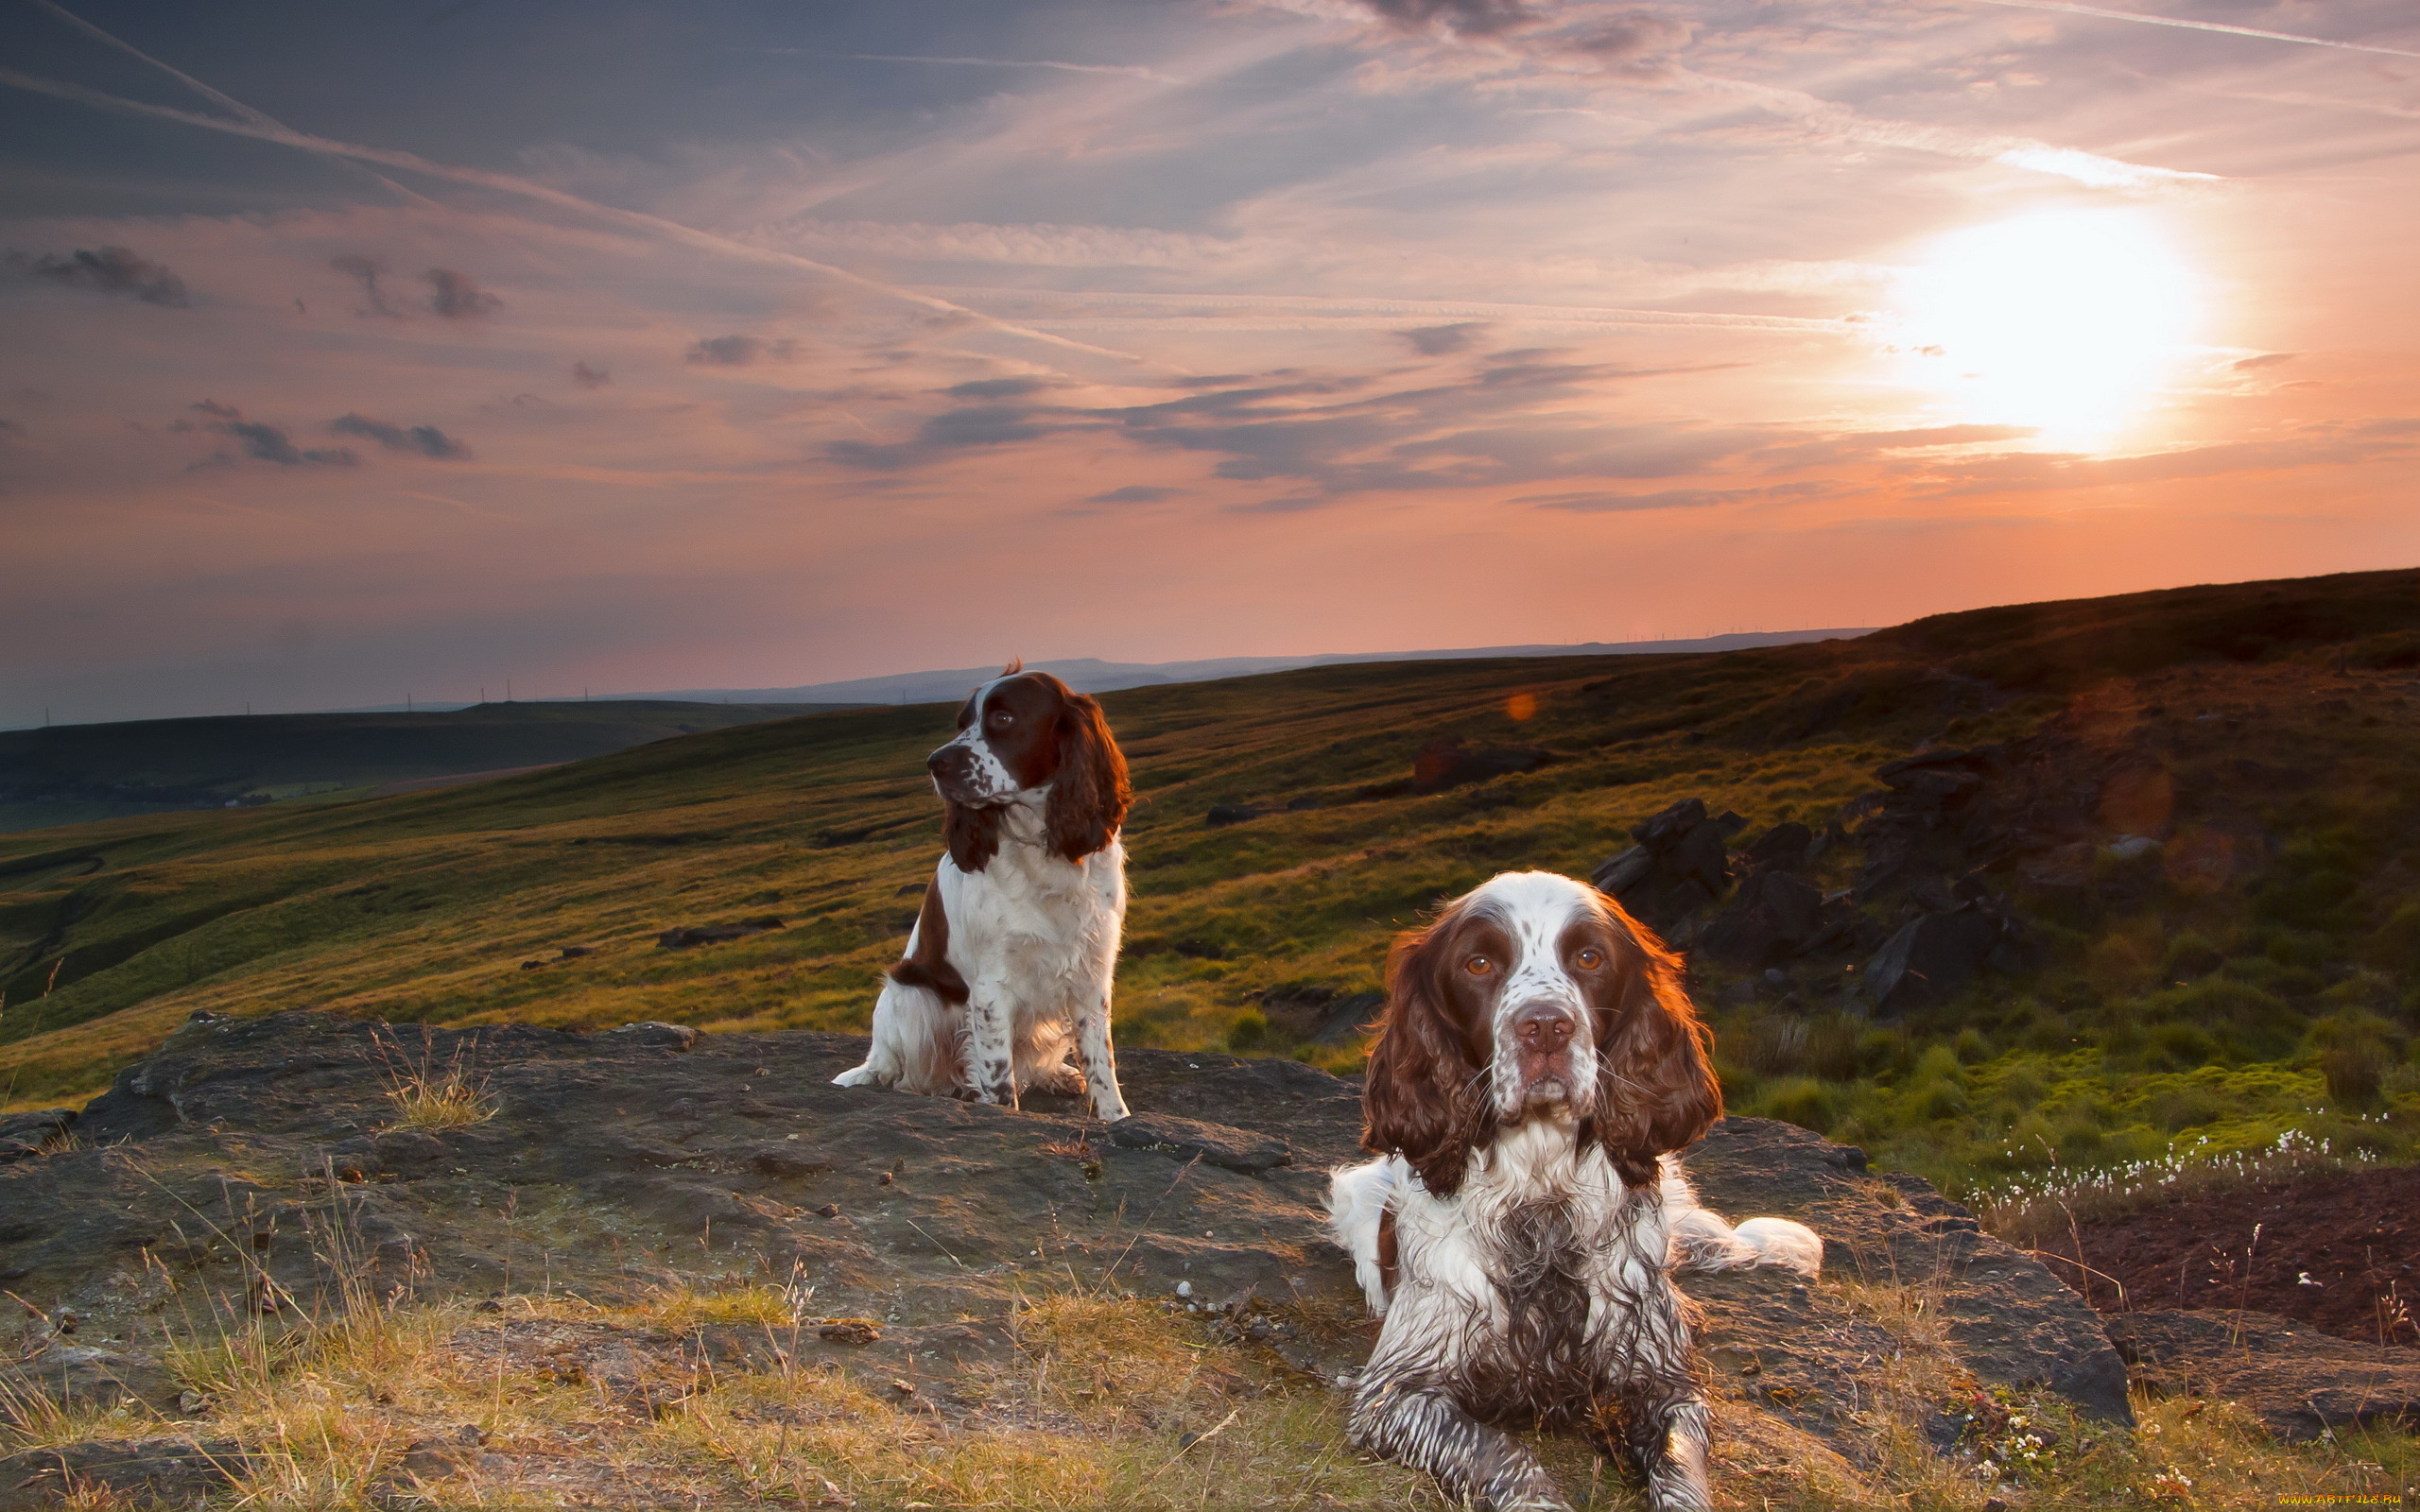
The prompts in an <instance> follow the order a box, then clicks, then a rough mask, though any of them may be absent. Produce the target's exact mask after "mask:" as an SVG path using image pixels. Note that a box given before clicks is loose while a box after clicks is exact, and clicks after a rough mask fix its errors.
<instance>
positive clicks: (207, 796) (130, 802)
mask: <svg viewBox="0 0 2420 1512" xmlns="http://www.w3.org/2000/svg"><path fill="white" fill-rule="evenodd" d="M818 711H819V706H818V705H814V704H802V703H745V704H742V703H681V702H671V701H666V700H639V699H614V700H611V701H600V702H596V703H487V704H475V705H474V706H472V707H470V708H468V709H458V710H451V711H445V712H441V713H319V714H229V715H223V716H218V717H213V718H207V719H137V720H128V721H125V722H123V723H118V724H105V725H61V726H57V727H54V728H50V729H43V730H0V832H9V831H17V830H35V829H44V828H48V827H50V826H52V825H59V824H76V823H82V822H85V821H87V820H92V819H105V818H122V817H126V816H134V815H142V814H159V813H164V812H167V811H170V810H176V809H215V808H227V807H242V806H246V805H250V804H258V803H264V802H268V801H269V800H270V799H282V798H297V797H303V796H307V795H310V794H314V793H324V792H331V791H336V790H339V789H345V788H358V787H370V786H374V785H378V784H382V783H389V782H412V781H416V780H423V781H424V780H427V779H433V778H444V777H452V776H458V775H461V774H465V773H490V772H499V771H510V770H513V769H517V768H527V767H533V766H551V765H557V764H559V763H562V762H574V761H579V760H581V759H583V758H585V757H590V756H603V755H606V754H608V753H610V752H613V751H617V750H627V749H629V748H630V747H632V746H643V745H645V744H647V743H648V742H649V741H654V740H665V739H668V738H670V737H672V736H674V735H687V734H694V733H696V732H698V731H700V730H728V729H730V728H732V727H733V726H735V725H752V724H760V723H762V722H764V721H766V720H768V719H787V718H789V717H791V716H793V715H796V714H804V713H817V712H818Z"/></svg>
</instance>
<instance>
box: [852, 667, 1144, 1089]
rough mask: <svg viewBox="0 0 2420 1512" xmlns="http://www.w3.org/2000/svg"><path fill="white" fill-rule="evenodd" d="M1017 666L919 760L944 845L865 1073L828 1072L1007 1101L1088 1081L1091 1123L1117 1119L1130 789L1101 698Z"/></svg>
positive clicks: (982, 692) (884, 1000) (877, 1017)
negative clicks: (1117, 1025) (1121, 834)
mask: <svg viewBox="0 0 2420 1512" xmlns="http://www.w3.org/2000/svg"><path fill="white" fill-rule="evenodd" d="M1020 665H1021V664H1020V663H1016V662H1011V664H1010V665H1009V666H1008V667H1007V668H1006V669H1005V670H1003V671H1002V672H1001V674H1000V676H999V677H997V678H994V679H993V680H991V681H990V682H987V683H985V684H983V686H981V687H980V688H977V689H976V690H975V693H974V696H971V697H969V698H968V699H967V700H966V705H965V707H963V708H961V709H960V710H959V712H958V738H957V739H955V740H952V741H951V742H950V743H949V744H947V745H945V746H943V747H941V748H940V749H939V750H936V751H934V752H933V753H932V755H931V756H930V757H928V758H927V759H926V760H925V766H926V768H927V769H929V770H930V771H931V772H932V774H933V786H934V788H935V789H936V790H937V791H939V792H940V794H941V797H942V838H943V839H944V840H945V841H946V842H947V844H948V847H949V851H948V853H947V854H945V855H943V856H942V859H941V864H940V866H939V867H938V868H935V870H934V872H933V880H932V881H931V882H930V883H928V884H926V885H925V905H924V908H923V910H922V911H921V912H920V913H919V914H918V915H917V916H916V927H915V928H914V929H913V930H912V931H910V932H909V934H908V953H907V954H906V955H905V956H904V957H902V958H901V960H900V961H899V963H898V964H897V965H895V966H893V967H891V968H890V979H889V980H888V981H886V982H885V983H884V984H883V987H882V995H881V996H880V997H878V998H876V999H875V1000H874V1005H873V1048H872V1049H871V1050H870V1051H868V1052H867V1054H866V1060H865V1064H864V1065H861V1066H858V1067H856V1068H855V1069H854V1070H850V1071H845V1072H842V1073H841V1074H839V1075H838V1076H835V1077H834V1078H832V1079H833V1080H834V1081H835V1082H836V1083H838V1085H840V1086H842V1087H864V1086H869V1085H877V1084H878V1085H881V1086H886V1087H888V1086H897V1087H904V1088H906V1089H908V1091H915V1092H925V1093H928V1094H930V1093H946V1094H949V1095H952V1096H962V1097H973V1098H976V1099H978V1100H980V1101H982V1102H987V1103H1004V1104H1007V1105H1008V1106H1010V1107H1011V1108H1013V1107H1015V1106H1016V1103H1017V1098H1018V1095H1019V1094H1020V1093H1021V1092H1025V1091H1032V1090H1035V1089H1040V1090H1042V1091H1057V1092H1070V1093H1072V1092H1074V1091H1077V1090H1078V1089H1080V1088H1081V1089H1084V1090H1088V1091H1090V1092H1091V1093H1092V1108H1093V1114H1094V1116H1095V1117H1097V1118H1101V1119H1110V1120H1115V1119H1120V1118H1124V1117H1125V1116H1126V1099H1125V1098H1123V1097H1121V1096H1120V1095H1119V1094H1118V1091H1117V1061H1116V1058H1115V1053H1114V1052H1113V1051H1112V1050H1111V1048H1110V1043H1109V988H1110V976H1111V973H1112V972H1113V971H1115V967H1116V964H1117V935H1118V931H1119V929H1120V928H1121V927H1122V926H1123V924H1124V922H1125V919H1126V851H1125V848H1124V847H1123V846H1121V845H1119V844H1118V842H1117V828H1118V826H1119V825H1120V824H1122V823H1124V822H1125V820H1126V810H1127V808H1128V806H1129V805H1130V804H1132V801H1133V791H1132V788H1130V787H1129V786H1128V785H1127V781H1126V758H1125V756H1124V755H1123V754H1122V753H1121V752H1120V751H1119V750H1118V748H1117V742H1116V741H1115V740H1113V739H1112V738H1110V733H1109V725H1108V724H1107V722H1106V721H1104V720H1103V719H1102V718H1101V713H1100V705H1099V704H1098V703H1095V702H1094V701H1093V700H1092V699H1090V698H1088V697H1085V696H1083V695H1081V694H1079V693H1076V692H1074V691H1073V690H1071V689H1070V688H1069V687H1068V686H1067V685H1066V684H1065V683H1063V682H1062V681H1060V680H1059V679H1057V678H1054V677H1052V676H1051V675H1050V674H1049V673H1047V672H1025V671H1022V670H1020ZM1071 1035H1072V1036H1073V1039H1074V1048H1075V1051H1076V1055H1077V1057H1078V1059H1079V1060H1080V1063H1081V1065H1082V1067H1083V1071H1082V1074H1081V1075H1079V1074H1077V1072H1076V1069H1075V1068H1074V1067H1072V1066H1069V1065H1068V1064H1067V1051H1068V1048H1069V1043H1068V1042H1069V1037H1070V1036H1071Z"/></svg>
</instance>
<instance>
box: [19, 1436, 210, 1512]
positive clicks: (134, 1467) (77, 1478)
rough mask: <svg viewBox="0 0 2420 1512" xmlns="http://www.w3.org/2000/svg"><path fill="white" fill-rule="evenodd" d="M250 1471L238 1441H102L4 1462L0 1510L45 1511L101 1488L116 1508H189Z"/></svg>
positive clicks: (26, 1453) (32, 1451)
mask: <svg viewBox="0 0 2420 1512" xmlns="http://www.w3.org/2000/svg"><path fill="white" fill-rule="evenodd" d="M249 1469H251V1462H250V1460H249V1459H248V1458H247V1457H246V1455H245V1453H244V1450H243V1446H242V1445H240V1444H238V1443H236V1442H235V1441H234V1440H233V1439H195V1438H97V1439H90V1440H87V1441H86V1442H83V1443H80V1444H68V1445H65V1446H63V1447H61V1448H55V1449H29V1450H26V1451H24V1452H21V1453H15V1454H11V1455H9V1456H8V1457H7V1458H6V1459H0V1512H31V1509H33V1508H36V1507H39V1508H43V1512H50V1509H53V1508H57V1507H61V1506H64V1505H67V1504H69V1503H71V1502H74V1503H75V1504H78V1505H83V1504H87V1503H83V1502H81V1501H77V1500H76V1499H77V1496H78V1492H80V1493H81V1494H82V1495H83V1496H87V1497H89V1496H90V1495H92V1494H93V1493H94V1492H95V1491H97V1492H100V1493H102V1494H103V1495H105V1496H107V1497H108V1498H109V1499H110V1502H111V1503H112V1504H124V1503H138V1504H141V1505H145V1506H151V1505H160V1506H168V1505H175V1506H189V1505H192V1504H193V1503H197V1502H200V1501H202V1500H204V1499H206V1498H208V1497H210V1496H211V1495H213V1494H214V1493H216V1492H218V1491H223V1490H225V1489H226V1488H227V1486H228V1484H229V1483H230V1482H231V1481H233V1479H234V1477H235V1476H236V1475H238V1474H242V1473H244V1472H246V1471H248V1470H249Z"/></svg>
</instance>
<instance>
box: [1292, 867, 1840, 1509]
mask: <svg viewBox="0 0 2420 1512" xmlns="http://www.w3.org/2000/svg"><path fill="white" fill-rule="evenodd" d="M1387 999H1388V1001H1387V1008H1386V1013H1385V1016H1384V1018H1383V1019H1382V1021H1381V1022H1380V1024H1379V1029H1378V1040H1377V1043H1376V1045H1375V1046H1374V1048H1373V1049H1372V1051H1371V1054H1370V1074H1369V1083H1368V1086H1367V1089H1366V1091H1364V1093H1363V1102H1362V1107H1363V1111H1364V1115H1365V1117H1366V1120H1367V1124H1366V1131H1365V1132H1364V1134H1363V1136H1362V1143H1363V1144H1364V1146H1366V1147H1367V1148H1369V1149H1370V1150H1372V1151H1374V1152H1376V1153H1377V1155H1378V1157H1379V1158H1378V1159H1377V1160H1371V1161H1368V1162H1366V1163H1364V1164H1361V1165H1356V1166H1348V1167H1344V1168H1342V1169H1340V1170H1339V1171H1338V1172H1337V1173H1336V1175H1335V1176H1334V1177H1333V1178H1332V1180H1331V1183H1330V1187H1329V1196H1328V1207H1329V1211H1330V1212H1331V1214H1332V1216H1333V1221H1334V1226H1335V1233H1336V1239H1337V1243H1338V1244H1340V1245H1341V1246H1343V1247H1344V1248H1345V1249H1346V1250H1347V1251H1348V1252H1349V1253H1351V1255H1352V1256H1353V1260H1354V1267H1355V1269H1356V1271H1357V1274H1358V1276H1359V1279H1360V1281H1361V1285H1362V1289H1363V1291H1364V1292H1365V1294H1366V1295H1367V1296H1368V1297H1369V1300H1370V1306H1371V1308H1372V1310H1373V1311H1374V1312H1376V1313H1378V1314H1381V1315H1383V1316H1384V1318H1385V1322H1384V1323H1383V1324H1382V1325H1381V1327H1380V1329H1379V1333H1378V1343H1377V1347H1376V1349H1374V1351H1373V1352H1372V1354H1371V1357H1370V1365H1369V1368H1368V1369H1367V1371H1365V1372H1364V1374H1363V1375H1362V1377H1361V1381H1360V1384H1359V1386H1358V1388H1357V1392H1356V1394H1355V1399H1354V1406H1353V1416H1352V1420H1351V1426H1350V1432H1351V1434H1352V1435H1353V1438H1354V1441H1355V1442H1356V1443H1357V1444H1360V1445H1361V1446H1363V1447H1364V1448H1366V1449H1370V1450H1373V1451H1374V1452H1378V1453H1381V1454H1384V1455H1387V1456H1389V1457H1391V1458H1393V1459H1397V1460H1401V1461H1403V1462H1404V1463H1405V1464H1408V1465H1410V1466H1413V1467H1415V1468H1417V1469H1425V1470H1427V1471H1428V1472H1430V1473H1431V1474H1433V1475H1435V1476H1436V1477H1437V1479H1438V1480H1439V1481H1440V1482H1441V1483H1443V1486H1444V1489H1445V1491H1446V1494H1447V1495H1448V1496H1450V1497H1454V1498H1457V1499H1466V1500H1468V1501H1470V1502H1473V1503H1477V1504H1478V1505H1479V1506H1482V1507H1491V1508H1516V1507H1517V1508H1524V1509H1530V1508H1536V1509H1546V1508H1565V1507H1568V1505H1569V1503H1566V1502H1565V1501H1564V1499H1563V1496H1562V1494H1561V1492H1560V1491H1558V1490H1557V1489H1556V1487H1555V1485H1554V1482H1553V1480H1552V1479H1551V1478H1550V1477H1549V1476H1548V1475H1547V1472H1546V1470H1545V1469H1544V1468H1542V1467H1541V1466H1540V1465H1539V1464H1538V1462H1537V1460H1536V1459H1535V1458H1534V1457H1533V1456H1531V1454H1530V1452H1529V1451H1528V1450H1527V1449H1525V1448H1524V1447H1522V1445H1521V1444H1520V1442H1519V1441H1518V1440H1517V1439H1514V1438H1513V1437H1512V1436H1511V1435H1507V1434H1505V1433H1503V1432H1501V1431H1500V1429H1501V1428H1502V1427H1504V1426H1521V1425H1529V1424H1537V1425H1541V1426H1547V1427H1556V1426H1564V1427H1574V1428H1580V1429H1582V1430H1585V1431H1590V1432H1593V1433H1595V1434H1597V1435H1599V1436H1600V1437H1602V1438H1604V1439H1605V1440H1607V1441H1608V1442H1609V1443H1611V1444H1612V1446H1613V1447H1615V1448H1616V1449H1618V1450H1620V1451H1622V1452H1625V1453H1626V1454H1627V1456H1628V1457H1629V1458H1630V1459H1631V1460H1632V1462H1633V1463H1634V1466H1635V1468H1636V1469H1638V1471H1639V1472H1640V1474H1641V1475H1642V1477H1643V1478H1644V1480H1645V1481H1646V1484H1647V1491H1648V1499H1649V1502H1650V1504H1651V1505H1652V1506H1654V1507H1656V1508H1658V1509H1659V1512H1661V1509H1668V1508H1680V1507H1702V1506H1705V1505H1707V1504H1708V1503H1709V1499H1710V1496H1711V1487H1710V1486H1709V1484H1708V1481H1707V1466H1706V1424H1707V1414H1706V1405H1705V1400H1704V1398H1703V1395H1702V1393H1701V1392H1700V1389H1699V1387H1698V1383H1697V1381H1696V1377H1695V1372H1694V1369H1693V1363H1694V1354H1693V1347H1692V1345H1691V1342H1690V1338H1689V1322H1688V1312H1687V1308H1686V1304H1685V1301H1684V1300H1683V1298H1682V1297H1681V1294H1680V1292H1679V1291H1678V1290H1676V1289H1675V1288H1674V1286H1673V1284H1672V1277H1671V1272H1672V1268H1673V1267H1674V1265H1675V1264H1680V1265H1685V1266H1688V1267H1690V1268H1693V1269H1701V1270H1727V1269H1732V1268H1735V1267H1738V1266H1745V1265H1756V1264H1778V1265H1782V1266H1786V1267H1788V1268H1789V1269H1791V1270H1793V1271H1797V1272H1799V1273H1801V1274H1804V1275H1806V1276H1810V1277H1811V1276H1813V1275H1815V1274H1816V1273H1817V1271H1818V1270H1819V1269H1820V1268H1821V1267H1822V1264H1823V1257H1824V1246H1823V1243H1822V1241H1820V1240H1818V1239H1817V1238H1816V1236H1815V1235H1814V1233H1813V1232H1812V1231H1811V1230H1809V1229H1806V1227H1805V1226H1803V1225H1800V1224H1796V1223H1791V1222H1789V1220H1787V1219H1781V1218H1754V1219H1750V1220H1749V1221H1748V1222H1746V1223H1743V1224H1741V1225H1739V1227H1738V1228H1737V1229H1736V1230H1735V1229H1733V1228H1732V1227H1731V1226H1730V1225H1729V1224H1727V1223H1725V1222H1724V1221H1723V1220H1722V1219H1721V1218H1720V1217H1718V1216H1717V1215H1715V1214H1714V1213H1712V1212H1709V1211H1706V1210H1705V1209H1704V1208H1702V1207H1700V1206H1699V1205H1698V1201H1697V1197H1696V1194H1694V1193H1692V1192H1691V1191H1690V1190H1689V1184H1688V1182H1687V1180H1686V1179H1685V1177H1683V1176H1682V1174H1681V1168H1680V1165H1679V1163H1678V1162H1677V1161H1676V1160H1674V1159H1673V1152H1674V1151H1676V1150H1679V1149H1681V1148H1682V1147H1684V1146H1685V1145H1687V1144H1689V1143H1693V1142H1694V1141H1696V1140H1697V1139H1698V1137H1699V1136H1701V1135H1703V1133H1705V1131H1706V1130H1707V1129H1708V1128H1709V1127H1710V1126H1712V1125H1713V1124H1714V1122H1715V1121H1716V1120H1717V1119H1719V1118H1720V1117H1721V1116H1722V1094H1721V1091H1720V1087H1719V1086H1718V1085H1717V1083H1716V1081H1715V1078H1714V1072H1713V1068H1712V1066H1711V1065H1710V1064H1709V1042H1708V1040H1707V1036H1706V1032H1705V1030H1704V1029H1703V1027H1702V1026H1701V1025H1700V1024H1699V1022H1698V1021H1697V1018H1696V1016H1695V1014H1693V1013H1692V1012H1691V1011H1690V1007H1689V1002H1688V998H1687V996H1686V994H1685V991H1684V990H1683V988H1682V986H1681V978H1680V971H1679V967H1678V962H1677V961H1676V960H1675V959H1674V957H1673V956H1672V955H1671V954H1669V953H1668V952H1667V951H1666V950H1665V949H1664V947H1663V946H1662V945H1661V944H1660V943H1659V942H1657V940H1656V939H1655V937H1654V936H1653V935H1652V934H1651V933H1649V932H1648V931H1647V930H1646V929H1645V928H1644V927H1642V926H1641V925H1639V924H1637V923H1636V922H1634V920H1633V919H1631V918H1630V916H1629V915H1627V914H1625V913H1623V912H1622V910H1621V907H1620V905H1619V904H1617V903H1616V902H1614V901H1613V900H1612V899H1610V898H1607V897H1605V896H1604V895H1603V894H1602V893H1599V892H1598V891H1597V890H1596V889H1595V888H1593V887H1591V886H1588V885H1586V884H1584V883H1578V882H1573V881H1571V880H1570V879H1568V878H1565V877H1558V876H1554V875H1551V874H1549V873H1547V872H1542V871H1527V872H1507V873H1505V874H1504V875H1502V876H1499V877H1497V878H1495V880H1494V881H1492V882H1489V883H1486V884H1484V885H1481V886H1479V887H1478V888H1477V889H1475V890H1473V891H1472V892H1470V893H1467V894H1465V895H1464V896H1462V897H1461V898H1459V899H1456V900H1455V901H1454V902H1452V903H1450V904H1448V905H1447V906H1446V908H1445V910H1444V911H1443V913H1442V914H1441V915H1440V916H1439V917H1438V919H1437V920H1436V922H1434V923H1433V924H1431V925H1430V926H1429V927H1428V928H1426V929H1425V930H1420V931H1416V932H1414V933H1412V934H1409V935H1407V936H1403V937H1402V938H1401V939H1400V940H1398V941H1397V942H1396V945H1395V950H1394V954H1393V955H1392V958H1391V959H1390V961H1389V963H1388V971H1387Z"/></svg>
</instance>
